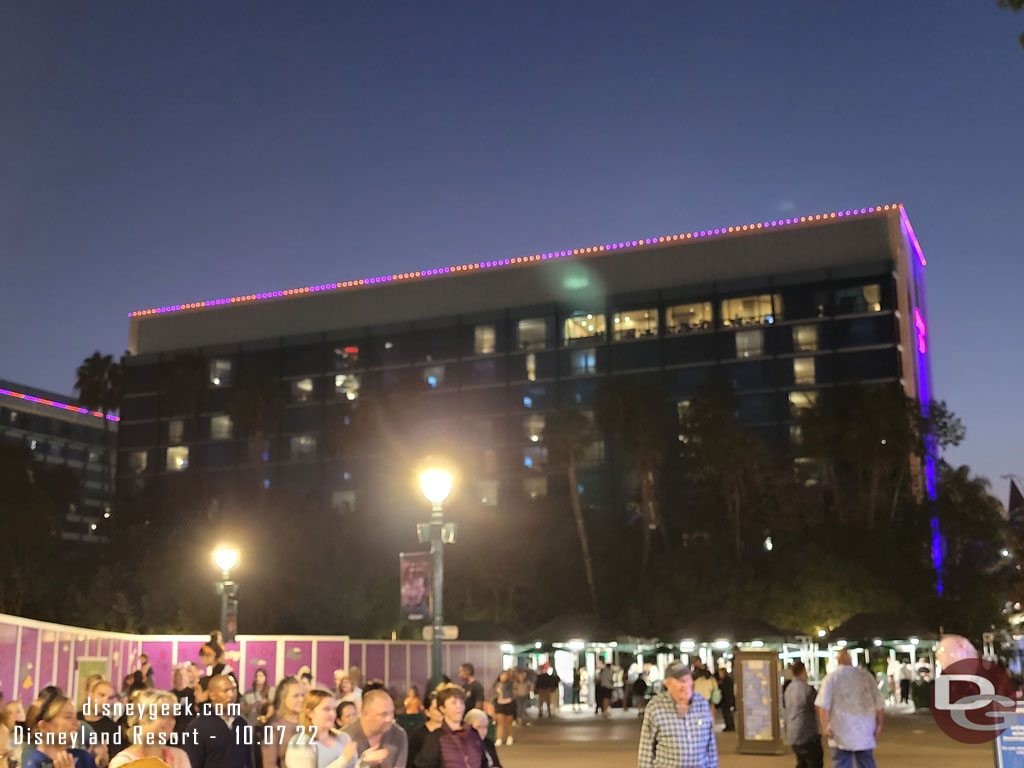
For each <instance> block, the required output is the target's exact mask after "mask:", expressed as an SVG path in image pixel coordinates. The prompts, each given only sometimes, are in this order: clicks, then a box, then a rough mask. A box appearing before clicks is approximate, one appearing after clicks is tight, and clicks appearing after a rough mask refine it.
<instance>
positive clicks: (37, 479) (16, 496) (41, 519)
mask: <svg viewBox="0 0 1024 768" xmlns="http://www.w3.org/2000/svg"><path fill="white" fill-rule="evenodd" d="M44 483H45V478H44V477H43V476H41V473H40V472H39V466H38V465H37V464H36V463H35V462H34V461H33V458H32V452H31V451H30V450H29V449H28V446H24V445H6V444H0V520H3V521H4V525H3V530H4V540H5V541H6V542H8V543H9V546H8V547H6V553H5V555H4V578H2V579H0V613H11V614H15V615H23V613H22V612H23V611H25V610H26V609H29V608H33V609H34V608H37V607H38V605H39V603H40V602H41V601H42V599H43V598H44V596H45V595H47V593H48V590H49V589H50V588H51V587H52V586H55V585H54V579H53V577H54V576H56V575H57V573H59V570H60V568H61V566H62V565H63V564H62V563H61V561H60V554H61V550H60V529H61V523H62V522H63V517H64V512H65V511H66V507H64V508H62V507H61V506H60V504H58V503H55V502H54V500H53V499H52V498H51V497H50V496H49V495H48V493H47V488H46V486H45V484H44ZM58 580H59V579H58Z"/></svg>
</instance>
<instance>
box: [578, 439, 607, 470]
mask: <svg viewBox="0 0 1024 768" xmlns="http://www.w3.org/2000/svg"><path fill="white" fill-rule="evenodd" d="M602 461H604V440H593V441H591V442H589V443H587V446H586V447H585V448H584V449H583V454H582V455H581V456H580V460H579V465H580V466H581V467H592V466H594V465H596V464H600V463H601V462H602Z"/></svg>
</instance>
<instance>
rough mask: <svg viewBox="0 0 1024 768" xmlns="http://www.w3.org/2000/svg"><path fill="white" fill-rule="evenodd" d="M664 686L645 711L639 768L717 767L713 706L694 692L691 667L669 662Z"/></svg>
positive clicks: (638, 757)
mask: <svg viewBox="0 0 1024 768" xmlns="http://www.w3.org/2000/svg"><path fill="white" fill-rule="evenodd" d="M665 688H666V690H665V691H663V692H662V693H659V694H658V695H657V696H655V697H654V698H653V699H651V701H650V703H648V705H647V709H646V710H645V712H644V725H643V728H641V729H640V750H639V752H638V754H637V766H638V768H718V746H717V744H716V743H715V730H714V722H715V721H714V718H712V716H711V705H710V704H709V703H708V700H707V699H705V698H704V697H703V696H701V695H700V694H699V693H694V690H693V675H692V674H691V673H690V668H689V667H687V666H686V665H685V664H683V663H682V662H681V661H674V662H672V663H671V664H669V665H668V667H667V668H666V669H665Z"/></svg>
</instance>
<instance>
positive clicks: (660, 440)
mask: <svg viewBox="0 0 1024 768" xmlns="http://www.w3.org/2000/svg"><path fill="white" fill-rule="evenodd" d="M594 411H595V414H596V416H597V423H598V425H599V426H600V428H601V430H602V431H603V432H604V434H605V436H606V437H607V438H609V440H610V441H612V442H613V443H614V444H615V446H616V447H617V448H618V451H619V455H621V456H623V457H624V458H625V459H626V462H627V466H628V467H629V470H630V471H631V473H632V474H633V476H634V477H635V478H636V481H637V486H638V488H639V494H640V505H639V509H640V512H639V517H640V521H641V523H642V530H643V559H642V561H641V572H642V573H646V571H647V565H648V561H649V560H650V552H651V532H652V531H656V530H658V529H661V531H662V533H664V532H665V530H664V524H663V522H662V520H661V512H660V511H659V505H658V497H657V489H658V487H659V485H660V477H659V475H660V472H661V467H662V465H663V464H664V462H665V457H666V454H667V441H666V439H665V426H666V424H667V423H668V420H667V419H666V418H665V417H666V415H667V414H666V413H665V411H666V408H665V394H664V392H662V391H661V389H660V387H657V386H655V385H653V384H651V383H650V382H648V381H647V380H645V379H642V378H640V377H638V376H628V377H627V376H616V377H612V378H608V379H605V380H604V381H602V382H601V384H600V386H599V387H598V390H597V395H596V397H595V399H594Z"/></svg>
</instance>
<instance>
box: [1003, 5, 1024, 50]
mask: <svg viewBox="0 0 1024 768" xmlns="http://www.w3.org/2000/svg"><path fill="white" fill-rule="evenodd" d="M996 2H997V3H998V4H999V7H1000V8H1009V9H1010V10H1011V11H1019V10H1021V9H1024V0H996ZM1020 44H1021V46H1024V32H1022V33H1021V36H1020Z"/></svg>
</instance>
